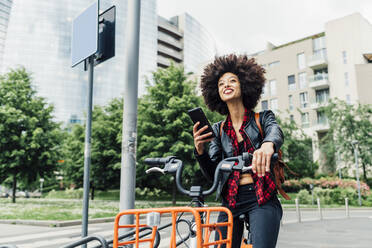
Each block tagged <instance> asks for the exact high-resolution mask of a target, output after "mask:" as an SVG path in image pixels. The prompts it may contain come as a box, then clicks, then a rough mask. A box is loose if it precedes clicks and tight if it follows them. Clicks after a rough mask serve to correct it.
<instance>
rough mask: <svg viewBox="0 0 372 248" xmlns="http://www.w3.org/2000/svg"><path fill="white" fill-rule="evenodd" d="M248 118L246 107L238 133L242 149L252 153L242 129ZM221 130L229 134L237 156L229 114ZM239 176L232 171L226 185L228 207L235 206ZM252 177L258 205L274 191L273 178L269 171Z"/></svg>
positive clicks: (236, 143) (235, 137) (251, 146)
mask: <svg viewBox="0 0 372 248" xmlns="http://www.w3.org/2000/svg"><path fill="white" fill-rule="evenodd" d="M249 118H250V112H249V111H248V110H247V109H245V113H244V119H243V124H242V126H241V127H240V129H239V133H240V134H241V135H242V137H243V142H244V143H243V144H244V151H247V152H249V153H253V152H254V147H253V145H252V144H251V142H250V140H249V138H248V136H247V134H246V132H245V131H244V127H245V126H246V125H247V124H248V121H249ZM223 130H224V132H225V133H226V134H227V136H229V137H230V139H231V143H232V146H233V155H234V156H238V155H239V144H238V138H237V136H236V133H235V130H234V127H233V125H232V121H231V118H230V115H228V116H227V118H226V121H225V124H224V126H223ZM239 178H240V172H238V171H233V173H231V175H230V177H229V179H228V181H227V185H226V190H225V194H224V196H225V199H226V200H227V201H228V203H229V207H232V208H235V205H236V196H237V194H238V187H239V185H238V184H239ZM252 178H253V181H254V184H255V191H256V197H257V201H258V205H260V206H261V205H263V204H265V203H266V202H267V201H268V200H270V198H271V197H272V195H273V194H274V193H275V188H276V186H275V183H274V179H273V176H272V174H271V173H270V172H266V173H265V176H263V177H258V176H257V174H253V173H252Z"/></svg>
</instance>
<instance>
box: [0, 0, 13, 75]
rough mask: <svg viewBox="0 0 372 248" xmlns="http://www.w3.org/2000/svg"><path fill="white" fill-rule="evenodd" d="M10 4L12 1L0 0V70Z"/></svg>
mask: <svg viewBox="0 0 372 248" xmlns="http://www.w3.org/2000/svg"><path fill="white" fill-rule="evenodd" d="M12 2H13V1H12V0H0V68H1V65H2V62H3V56H4V47H5V40H6V34H7V31H8V23H9V15H10V11H11V9H12Z"/></svg>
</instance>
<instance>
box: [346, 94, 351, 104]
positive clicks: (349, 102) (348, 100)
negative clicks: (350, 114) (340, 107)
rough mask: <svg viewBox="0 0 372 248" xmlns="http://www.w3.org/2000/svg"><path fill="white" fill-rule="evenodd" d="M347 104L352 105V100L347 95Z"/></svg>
mask: <svg viewBox="0 0 372 248" xmlns="http://www.w3.org/2000/svg"><path fill="white" fill-rule="evenodd" d="M346 103H347V104H351V98H350V95H349V94H347V95H346Z"/></svg>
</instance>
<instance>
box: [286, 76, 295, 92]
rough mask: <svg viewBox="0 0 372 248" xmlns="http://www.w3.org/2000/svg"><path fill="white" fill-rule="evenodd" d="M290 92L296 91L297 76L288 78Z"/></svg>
mask: <svg viewBox="0 0 372 248" xmlns="http://www.w3.org/2000/svg"><path fill="white" fill-rule="evenodd" d="M288 90H289V91H293V90H296V81H295V76H294V75H289V76H288Z"/></svg>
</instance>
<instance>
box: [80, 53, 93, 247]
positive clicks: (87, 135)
mask: <svg viewBox="0 0 372 248" xmlns="http://www.w3.org/2000/svg"><path fill="white" fill-rule="evenodd" d="M93 56H94V55H92V56H90V57H89V58H88V64H89V66H88V81H89V87H88V109H87V110H88V111H87V120H86V127H85V150H84V195H83V220H82V224H83V225H82V233H81V236H82V237H86V236H88V209H89V173H90V172H89V170H90V149H91V134H92V100H93V69H94V58H93ZM82 247H84V248H85V247H87V245H86V244H84V245H83V246H82Z"/></svg>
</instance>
